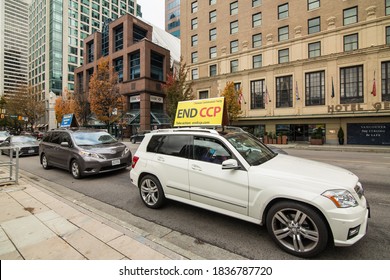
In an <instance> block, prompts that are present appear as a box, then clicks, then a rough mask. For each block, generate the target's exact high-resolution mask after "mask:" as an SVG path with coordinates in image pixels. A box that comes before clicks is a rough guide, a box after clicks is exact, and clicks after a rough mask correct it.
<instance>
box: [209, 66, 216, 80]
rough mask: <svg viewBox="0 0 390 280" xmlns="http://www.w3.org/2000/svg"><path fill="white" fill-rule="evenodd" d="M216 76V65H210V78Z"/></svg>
mask: <svg viewBox="0 0 390 280" xmlns="http://www.w3.org/2000/svg"><path fill="white" fill-rule="evenodd" d="M216 75H217V65H216V64H213V65H210V77H214V76H216Z"/></svg>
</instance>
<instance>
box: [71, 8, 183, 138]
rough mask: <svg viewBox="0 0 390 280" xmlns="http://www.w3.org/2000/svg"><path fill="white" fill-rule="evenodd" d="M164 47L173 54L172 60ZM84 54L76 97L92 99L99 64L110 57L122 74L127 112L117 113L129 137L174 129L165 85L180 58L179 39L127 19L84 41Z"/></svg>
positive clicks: (116, 69)
mask: <svg viewBox="0 0 390 280" xmlns="http://www.w3.org/2000/svg"><path fill="white" fill-rule="evenodd" d="M175 45H176V46H175ZM165 46H167V47H169V48H170V49H172V50H173V52H172V55H171V53H170V50H169V49H167V48H166V47H165ZM84 49H85V52H84V56H83V59H84V64H83V65H82V66H80V67H78V68H76V70H75V75H76V76H75V78H76V89H75V94H86V95H88V85H89V81H90V78H91V76H92V75H93V73H94V72H96V69H97V66H98V63H99V59H100V58H106V59H108V60H109V64H110V66H111V67H113V68H114V71H116V72H117V74H118V79H119V83H118V87H119V92H120V93H121V94H122V95H123V96H124V99H125V106H124V109H123V111H122V112H118V114H121V116H122V121H123V122H124V123H125V124H126V125H125V127H126V128H125V133H124V134H125V136H126V137H129V136H130V135H131V134H134V133H136V132H137V131H140V130H151V129H154V128H161V127H165V126H170V124H171V120H170V119H169V118H168V117H167V115H166V114H165V113H164V112H165V102H164V100H165V93H164V90H163V85H164V84H165V82H166V77H167V74H168V73H169V71H170V69H171V67H173V65H174V64H175V62H178V61H179V59H180V58H179V56H180V40H179V39H177V38H176V37H174V36H172V35H170V34H168V33H167V32H165V31H164V30H161V29H159V28H156V27H154V26H152V25H150V24H148V23H146V22H144V21H142V20H140V19H139V18H136V17H134V16H132V15H130V14H127V15H124V16H122V17H120V18H119V19H117V20H115V21H113V22H111V23H109V24H106V25H105V26H104V28H103V31H102V32H95V33H93V34H91V35H90V36H88V37H87V38H85V39H84Z"/></svg>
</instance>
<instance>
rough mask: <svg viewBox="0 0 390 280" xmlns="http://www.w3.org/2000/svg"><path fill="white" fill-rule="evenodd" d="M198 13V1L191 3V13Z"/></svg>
mask: <svg viewBox="0 0 390 280" xmlns="http://www.w3.org/2000/svg"><path fill="white" fill-rule="evenodd" d="M197 11H198V1H195V2H192V3H191V13H196V12H197Z"/></svg>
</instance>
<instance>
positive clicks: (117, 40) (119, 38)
mask: <svg viewBox="0 0 390 280" xmlns="http://www.w3.org/2000/svg"><path fill="white" fill-rule="evenodd" d="M114 49H115V51H119V50H122V49H123V25H120V26H118V27H117V28H115V29H114Z"/></svg>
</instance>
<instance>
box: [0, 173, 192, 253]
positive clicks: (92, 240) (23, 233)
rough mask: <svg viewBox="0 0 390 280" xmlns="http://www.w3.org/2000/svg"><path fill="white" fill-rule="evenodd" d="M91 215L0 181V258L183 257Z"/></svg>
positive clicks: (27, 186) (27, 185)
mask: <svg viewBox="0 0 390 280" xmlns="http://www.w3.org/2000/svg"><path fill="white" fill-rule="evenodd" d="M3 169H4V168H1V169H0V172H1V173H3V172H8V171H7V170H3ZM22 177H23V176H22ZM92 214H93V213H91V212H88V211H87V210H86V209H80V207H77V205H72V203H69V202H66V201H61V200H60V199H59V198H58V197H56V195H55V194H53V193H51V194H50V193H47V192H45V191H44V190H42V189H40V188H39V187H38V186H34V184H32V183H31V182H29V181H27V180H25V179H24V178H21V179H19V184H18V185H15V184H13V185H7V186H1V187H0V259H2V260H6V259H11V260H21V259H29V260H36V259H45V260H52V259H54V260H64V259H66V260H81V259H92V260H100V259H103V260H122V259H137V260H168V259H187V258H185V257H184V256H182V255H180V254H178V253H176V252H173V251H171V250H169V249H167V248H165V247H162V246H158V245H157V244H152V243H150V244H148V243H149V242H147V240H146V239H145V238H143V236H142V235H141V234H137V232H132V231H131V230H129V229H125V228H123V227H117V228H115V227H113V225H112V224H110V222H109V220H106V219H104V218H102V217H99V218H96V217H93V215H92Z"/></svg>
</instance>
